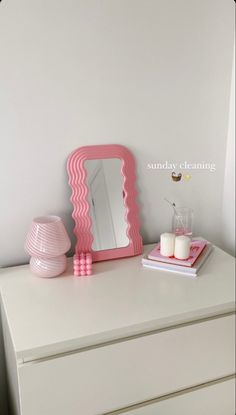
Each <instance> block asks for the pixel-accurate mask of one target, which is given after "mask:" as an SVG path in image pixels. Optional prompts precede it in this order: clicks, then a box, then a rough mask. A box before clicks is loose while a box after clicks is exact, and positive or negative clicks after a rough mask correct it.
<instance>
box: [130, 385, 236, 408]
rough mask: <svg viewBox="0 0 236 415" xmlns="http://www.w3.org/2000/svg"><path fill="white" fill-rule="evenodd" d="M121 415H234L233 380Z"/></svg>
mask: <svg viewBox="0 0 236 415" xmlns="http://www.w3.org/2000/svg"><path fill="white" fill-rule="evenodd" d="M122 414H123V415H234V414H235V380H234V379H232V380H228V381H225V382H221V383H218V384H216V385H212V386H208V387H204V388H202V389H198V390H195V391H194V392H188V393H185V394H182V395H179V396H176V397H174V398H169V399H166V400H163V401H160V402H157V403H154V404H151V405H146V406H143V407H142V408H139V409H134V410H131V411H125V412H122Z"/></svg>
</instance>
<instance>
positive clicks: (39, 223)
mask: <svg viewBox="0 0 236 415" xmlns="http://www.w3.org/2000/svg"><path fill="white" fill-rule="evenodd" d="M70 247H71V242H70V239H69V237H68V234H67V232H66V229H65V226H64V224H63V222H62V219H61V218H60V217H59V216H40V217H38V218H35V219H34V220H33V222H32V225H31V229H30V231H29V233H28V235H27V238H26V242H25V250H26V252H28V253H29V254H30V255H32V256H33V257H37V258H43V259H46V258H53V257H56V256H59V255H62V254H65V253H66V252H67V251H68V250H69V249H70Z"/></svg>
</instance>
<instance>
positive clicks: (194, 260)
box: [142, 239, 213, 277]
mask: <svg viewBox="0 0 236 415" xmlns="http://www.w3.org/2000/svg"><path fill="white" fill-rule="evenodd" d="M212 250H213V246H212V244H211V243H210V242H208V241H206V240H202V239H201V240H200V239H194V240H193V241H192V242H191V248H190V256H189V258H188V259H185V260H181V259H177V258H175V257H165V256H162V255H161V253H160V243H158V244H157V245H156V246H155V248H154V249H153V250H152V251H151V252H150V253H149V254H148V255H145V256H144V257H143V258H142V264H143V266H144V267H147V268H154V269H159V270H161V271H169V272H175V273H178V274H184V275H187V276H191V277H196V276H197V274H198V271H199V269H200V268H201V267H202V265H203V264H204V262H205V261H206V259H207V258H208V256H209V255H210V253H211V252H212Z"/></svg>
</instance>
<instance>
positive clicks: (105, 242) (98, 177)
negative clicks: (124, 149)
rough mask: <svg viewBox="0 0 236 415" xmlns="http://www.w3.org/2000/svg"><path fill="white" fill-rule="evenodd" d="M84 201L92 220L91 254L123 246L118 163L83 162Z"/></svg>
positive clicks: (121, 191) (124, 226) (124, 232)
mask: <svg viewBox="0 0 236 415" xmlns="http://www.w3.org/2000/svg"><path fill="white" fill-rule="evenodd" d="M85 168H86V170H87V183H86V184H87V186H88V189H89V192H88V202H89V205H90V217H91V220H92V228H91V232H92V234H93V238H94V239H93V244H92V249H93V251H100V250H105V249H114V248H121V247H125V246H127V245H128V244H129V239H128V237H127V235H126V231H127V222H126V220H125V212H126V209H125V205H124V192H123V181H124V179H123V175H122V173H121V160H120V159H116V158H111V159H100V160H86V162H85Z"/></svg>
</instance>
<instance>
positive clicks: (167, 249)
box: [161, 233, 175, 256]
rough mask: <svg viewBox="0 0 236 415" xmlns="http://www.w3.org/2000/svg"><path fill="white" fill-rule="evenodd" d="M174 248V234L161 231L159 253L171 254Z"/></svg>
mask: <svg viewBox="0 0 236 415" xmlns="http://www.w3.org/2000/svg"><path fill="white" fill-rule="evenodd" d="M174 250H175V234H174V233H163V234H161V255H163V256H173V255H174Z"/></svg>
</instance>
